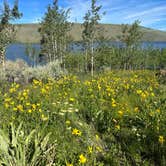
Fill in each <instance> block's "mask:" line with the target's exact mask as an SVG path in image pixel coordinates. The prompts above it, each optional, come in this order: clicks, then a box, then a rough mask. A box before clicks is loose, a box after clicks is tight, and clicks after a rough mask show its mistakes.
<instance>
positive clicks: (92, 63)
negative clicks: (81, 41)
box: [91, 40, 94, 77]
mask: <svg viewBox="0 0 166 166" xmlns="http://www.w3.org/2000/svg"><path fill="white" fill-rule="evenodd" d="M91 76H92V77H93V76H94V48H93V40H92V41H91Z"/></svg>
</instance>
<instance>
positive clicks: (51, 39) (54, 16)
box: [39, 0, 72, 63]
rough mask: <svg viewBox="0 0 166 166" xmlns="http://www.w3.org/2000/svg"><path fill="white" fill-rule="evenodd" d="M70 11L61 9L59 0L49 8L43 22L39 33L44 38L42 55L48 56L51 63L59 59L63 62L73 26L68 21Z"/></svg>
mask: <svg viewBox="0 0 166 166" xmlns="http://www.w3.org/2000/svg"><path fill="white" fill-rule="evenodd" d="M69 11H70V10H69V9H68V10H67V11H65V10H63V9H59V7H58V0H54V2H53V5H52V6H51V5H49V6H48V8H47V12H46V13H45V16H44V18H43V21H42V22H41V27H40V28H39V32H40V34H41V36H42V39H41V48H42V54H44V55H46V56H48V58H49V61H53V60H57V59H58V60H60V61H61V63H62V62H63V59H64V54H65V53H66V50H67V44H68V39H69V36H68V32H69V30H70V28H71V25H72V24H71V23H69V22H68V21H67V19H68V14H69Z"/></svg>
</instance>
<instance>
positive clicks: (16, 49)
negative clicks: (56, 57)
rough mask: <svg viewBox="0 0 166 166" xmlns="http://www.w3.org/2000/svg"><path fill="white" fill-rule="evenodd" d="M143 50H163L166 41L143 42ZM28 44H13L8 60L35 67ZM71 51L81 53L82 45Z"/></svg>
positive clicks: (72, 48) (38, 46)
mask: <svg viewBox="0 0 166 166" xmlns="http://www.w3.org/2000/svg"><path fill="white" fill-rule="evenodd" d="M108 45H113V46H118V47H119V46H121V45H122V44H121V43H120V42H109V43H108ZM141 45H142V47H143V48H148V47H152V48H155V49H162V48H166V41H165V42H143V43H142V44H141ZM26 47H27V45H26V44H18V43H16V44H11V45H9V46H8V48H7V50H6V58H7V60H12V61H15V60H16V59H23V60H24V61H25V62H27V63H28V64H29V65H33V60H31V59H30V58H29V57H28V56H27V53H26ZM33 47H34V48H35V49H36V50H37V51H40V44H33ZM70 49H71V50H72V51H81V49H82V44H78V43H72V44H71V45H70Z"/></svg>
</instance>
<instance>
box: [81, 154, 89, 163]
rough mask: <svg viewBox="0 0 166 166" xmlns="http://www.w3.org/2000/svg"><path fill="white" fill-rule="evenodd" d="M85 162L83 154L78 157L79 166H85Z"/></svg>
mask: <svg viewBox="0 0 166 166" xmlns="http://www.w3.org/2000/svg"><path fill="white" fill-rule="evenodd" d="M86 162H87V159H86V157H85V156H84V155H83V154H81V155H80V156H79V163H80V164H85V163H86Z"/></svg>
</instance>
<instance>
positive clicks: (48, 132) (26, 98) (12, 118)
mask: <svg viewBox="0 0 166 166" xmlns="http://www.w3.org/2000/svg"><path fill="white" fill-rule="evenodd" d="M165 92H166V88H165V86H164V85H160V84H159V83H158V81H157V79H156V77H155V75H154V73H153V72H149V71H112V72H108V73H105V74H100V75H96V76H95V77H94V78H93V79H92V78H84V79H79V78H77V77H75V76H72V75H71V76H64V77H62V78H59V79H58V80H53V79H47V80H43V81H41V80H33V82H32V84H27V85H20V84H16V83H13V84H2V85H1V91H0V116H1V120H0V126H1V127H0V133H1V134H0V165H5V166H9V165H12V166H19V165H20V166H24V165H26V166H27V165H38V166H40V165H43V166H44V165H51V166H52V165H57V166H60V165H61V166H62V165H67V166H73V165H87V166H92V165H93V166H95V165H96V166H97V165H98V166H99V165H100V166H102V165H108V166H109V165H132V166H133V165H145V166H146V165H163V166H164V165H165V164H166V142H165V139H166V133H165V128H166V114H165V110H166V95H165Z"/></svg>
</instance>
